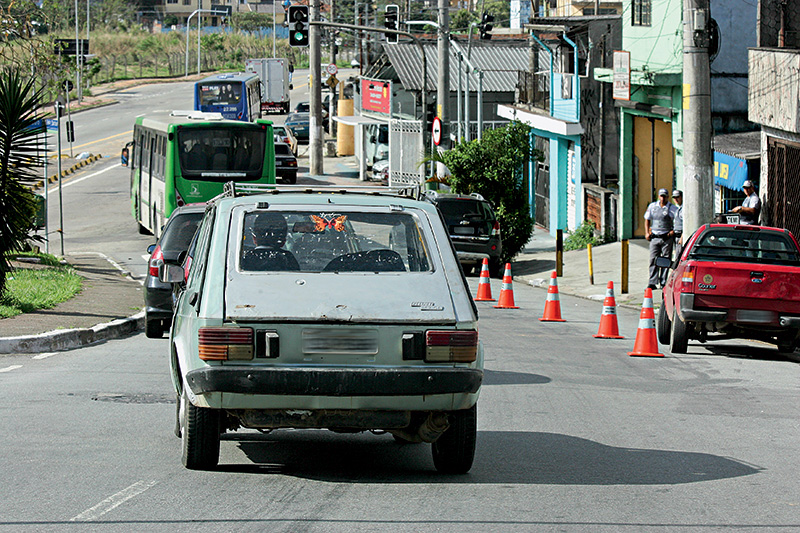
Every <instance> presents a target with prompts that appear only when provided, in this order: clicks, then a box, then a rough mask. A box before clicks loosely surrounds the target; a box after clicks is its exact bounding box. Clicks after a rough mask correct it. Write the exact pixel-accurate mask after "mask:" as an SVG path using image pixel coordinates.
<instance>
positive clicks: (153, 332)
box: [144, 317, 164, 339]
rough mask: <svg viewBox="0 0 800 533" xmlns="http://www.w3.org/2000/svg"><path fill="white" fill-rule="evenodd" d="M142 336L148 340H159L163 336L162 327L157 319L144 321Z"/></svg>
mask: <svg viewBox="0 0 800 533" xmlns="http://www.w3.org/2000/svg"><path fill="white" fill-rule="evenodd" d="M144 334H145V336H146V337H147V338H148V339H160V338H161V337H162V336H163V335H164V326H163V325H162V323H161V320H159V319H149V320H148V318H147V317H145V319H144Z"/></svg>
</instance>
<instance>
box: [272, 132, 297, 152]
mask: <svg viewBox="0 0 800 533" xmlns="http://www.w3.org/2000/svg"><path fill="white" fill-rule="evenodd" d="M272 133H273V135H274V136H275V142H276V143H286V144H288V145H289V147H290V148H291V150H292V153H293V154H294V155H297V137H295V136H294V133H292V130H290V129H289V128H287V127H286V126H275V125H273V126H272Z"/></svg>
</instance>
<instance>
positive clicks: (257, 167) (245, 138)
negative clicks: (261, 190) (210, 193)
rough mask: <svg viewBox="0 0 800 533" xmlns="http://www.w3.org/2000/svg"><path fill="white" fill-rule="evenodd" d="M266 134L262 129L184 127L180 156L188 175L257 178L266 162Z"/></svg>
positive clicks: (183, 172)
mask: <svg viewBox="0 0 800 533" xmlns="http://www.w3.org/2000/svg"><path fill="white" fill-rule="evenodd" d="M265 139H266V133H265V130H263V129H261V128H247V129H245V128H212V127H205V128H202V129H194V128H181V129H179V130H178V157H179V161H180V165H181V172H182V174H183V176H184V177H191V178H193V179H200V180H210V181H226V180H228V179H230V178H232V177H235V178H251V179H257V178H260V177H261V173H262V172H261V171H262V165H263V163H264V148H265V145H264V143H265Z"/></svg>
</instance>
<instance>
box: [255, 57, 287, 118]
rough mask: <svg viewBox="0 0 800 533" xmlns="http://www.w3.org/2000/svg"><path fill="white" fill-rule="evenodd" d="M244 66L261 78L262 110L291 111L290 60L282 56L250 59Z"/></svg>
mask: <svg viewBox="0 0 800 533" xmlns="http://www.w3.org/2000/svg"><path fill="white" fill-rule="evenodd" d="M244 68H245V70H246V71H247V72H255V73H256V74H258V77H259V78H261V112H262V113H281V114H286V113H288V112H289V104H290V102H289V89H291V88H292V85H291V82H292V71H293V70H294V69H293V68H292V66H291V65H290V64H289V60H288V59H286V58H282V57H280V58H279V57H267V58H260V59H248V60H247V61H245V64H244Z"/></svg>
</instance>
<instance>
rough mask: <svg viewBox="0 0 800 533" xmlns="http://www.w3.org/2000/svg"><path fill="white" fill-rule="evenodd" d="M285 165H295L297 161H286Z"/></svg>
mask: <svg viewBox="0 0 800 533" xmlns="http://www.w3.org/2000/svg"><path fill="white" fill-rule="evenodd" d="M286 166H287V167H296V166H297V161H287V162H286Z"/></svg>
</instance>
